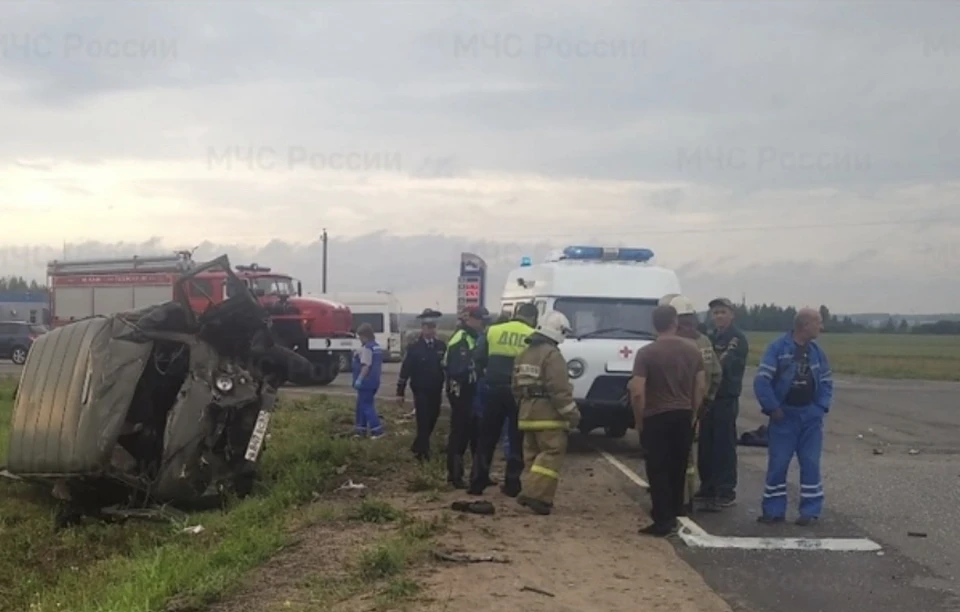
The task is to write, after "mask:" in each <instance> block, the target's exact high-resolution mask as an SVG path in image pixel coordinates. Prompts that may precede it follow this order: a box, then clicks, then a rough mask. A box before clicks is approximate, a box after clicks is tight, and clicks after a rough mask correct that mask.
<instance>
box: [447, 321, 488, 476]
mask: <svg viewBox="0 0 960 612" xmlns="http://www.w3.org/2000/svg"><path fill="white" fill-rule="evenodd" d="M489 316H490V315H489V313H488V312H487V309H486V308H484V307H482V306H478V307H474V308H470V309H468V310H467V312H466V313H465V316H464V317H463V319H462V320H461V322H460V325H458V326H457V330H456V331H455V332H454V333H453V335H452V336H450V341H449V342H448V343H447V351H446V353H445V354H444V357H443V367H444V374H445V376H446V383H447V384H446V386H447V399H448V400H449V401H450V436H449V437H448V439H447V482H449V483H450V484H451V485H453V486H454V488H457V489H466V488H467V484H466V482H465V481H464V467H463V456H464V454H466V452H467V447H468V446H469V445H470V439H471V437H472V436H473V434H474V432H473V429H474V427H473V396H474V394H475V393H476V391H477V370H476V365H475V364H474V360H473V351H474V349H475V348H476V346H477V338H478V337H479V335H480V332H481V330H482V329H483V326H484V322H485V321H486V320H487V319H488V318H489Z"/></svg>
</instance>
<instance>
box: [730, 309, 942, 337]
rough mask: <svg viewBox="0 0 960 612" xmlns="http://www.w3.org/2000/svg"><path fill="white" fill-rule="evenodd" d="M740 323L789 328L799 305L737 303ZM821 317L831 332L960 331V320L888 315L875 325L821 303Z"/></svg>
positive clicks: (753, 328) (748, 327)
mask: <svg viewBox="0 0 960 612" xmlns="http://www.w3.org/2000/svg"><path fill="white" fill-rule="evenodd" d="M735 312H736V321H737V325H738V326H739V327H740V328H741V329H743V330H745V331H786V330H788V329H790V328H791V327H792V326H793V318H794V317H795V316H796V315H797V309H796V308H794V307H793V306H787V307H782V306H777V305H776V304H759V305H758V304H754V305H752V306H747V305H746V304H739V305H737V306H735ZM820 317H821V318H822V319H823V330H824V332H827V333H838V334H853V333H866V332H870V333H884V334H906V333H912V334H940V335H944V334H960V321H937V322H935V323H923V324H920V325H913V326H911V325H910V324H909V323H907V320H906V319H903V318H901V319H900V320H899V321H897V320H895V319H894V318H893V317H888V318H887V321H886V323H884V324H883V325H881V326H880V327H871V326H869V325H864V324H863V323H858V322H857V321H854V320H853V319H851V318H850V317H848V316H845V317H842V318H841V317H838V316H837V315H835V314H831V313H830V309H829V308H827V307H826V306H823V305H821V306H820Z"/></svg>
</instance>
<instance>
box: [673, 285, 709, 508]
mask: <svg viewBox="0 0 960 612" xmlns="http://www.w3.org/2000/svg"><path fill="white" fill-rule="evenodd" d="M659 305H660V306H673V308H674V310H676V311H677V335H678V336H680V337H681V338H687V339H689V340H693V341H694V342H695V343H696V344H697V348H699V349H700V354H701V355H703V365H704V369H705V370H706V374H707V392H706V394H705V395H704V399H703V405H702V406H701V407H700V410H698V411H696V412H695V413H694V414H693V444H692V445H691V446H690V459H689V460H688V463H687V480H686V486H685V487H684V494H683V503H684V507H685V508H686V510H687V512H692V511H693V497H694V495H695V494H696V492H697V484H698V482H697V481H698V478H697V436H698V435H699V433H700V422H701V420H702V419H703V417H704V416H705V415H706V412H707V406H709V404H710V402H711V401H713V398H714V397H715V396H716V395H717V390H718V389H719V388H720V381H721V380H722V377H723V368H721V367H720V359H719V358H718V357H717V354H716V352H715V351H714V350H713V343H712V342H710V339H709V338H707V337H706V336H705V335H703V334H701V333H700V331H699V330H698V329H697V327H698V324H699V320H698V319H697V309H696V308H694V306H693V302H691V301H690V299H689V298H688V297H686V296H684V295H680V294H679V293H671V294H668V295H665V296H663V297H662V298H660V303H659Z"/></svg>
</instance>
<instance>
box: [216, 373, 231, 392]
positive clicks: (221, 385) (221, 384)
mask: <svg viewBox="0 0 960 612" xmlns="http://www.w3.org/2000/svg"><path fill="white" fill-rule="evenodd" d="M217 389H218V390H219V391H220V392H221V393H227V392H229V391H230V390H231V389H233V379H232V378H230V377H229V376H218V377H217Z"/></svg>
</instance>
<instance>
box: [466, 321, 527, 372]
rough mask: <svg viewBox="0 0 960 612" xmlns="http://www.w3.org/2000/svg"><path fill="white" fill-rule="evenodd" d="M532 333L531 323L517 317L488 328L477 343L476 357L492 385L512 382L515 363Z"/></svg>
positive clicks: (478, 364)
mask: <svg viewBox="0 0 960 612" xmlns="http://www.w3.org/2000/svg"><path fill="white" fill-rule="evenodd" d="M532 333H533V328H532V327H530V325H528V324H527V323H525V322H523V321H520V320H517V319H514V320H512V321H507V322H505V323H497V324H495V325H491V326H490V327H489V328H487V333H486V335H485V336H484V337H483V338H481V341H480V342H479V343H478V344H477V348H476V352H475V357H476V362H477V366H478V367H479V368H480V369H482V370H483V371H484V375H485V376H486V379H487V382H488V383H489V384H490V385H491V386H500V385H509V384H510V381H511V378H512V376H513V363H514V361H515V360H516V358H517V355H519V354H520V353H522V352H523V351H524V349H526V348H527V338H528V337H529V336H530V334H532Z"/></svg>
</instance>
